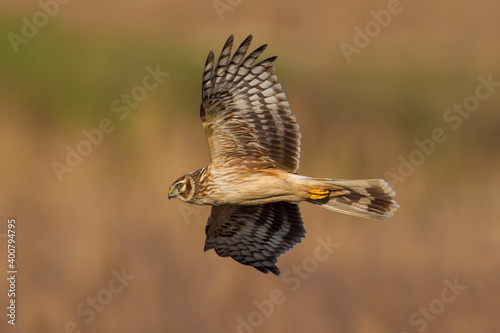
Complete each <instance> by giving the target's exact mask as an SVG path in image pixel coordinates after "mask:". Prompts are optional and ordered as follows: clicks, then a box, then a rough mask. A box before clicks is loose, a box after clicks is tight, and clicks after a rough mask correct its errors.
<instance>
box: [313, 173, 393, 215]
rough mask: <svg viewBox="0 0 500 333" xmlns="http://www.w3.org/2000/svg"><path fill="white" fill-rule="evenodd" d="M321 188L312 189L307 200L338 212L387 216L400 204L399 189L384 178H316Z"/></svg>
mask: <svg viewBox="0 0 500 333" xmlns="http://www.w3.org/2000/svg"><path fill="white" fill-rule="evenodd" d="M315 181H320V182H321V188H322V189H321V190H312V191H309V193H311V196H310V198H309V199H307V201H308V202H311V203H313V204H316V205H319V206H322V207H324V208H326V209H329V210H333V211H336V212H339V213H343V214H347V215H352V216H359V217H365V218H372V219H381V220H385V219H388V218H390V217H391V216H392V215H394V212H395V211H396V210H398V208H399V205H398V204H397V203H396V201H395V200H394V196H395V195H396V192H394V191H393V190H392V188H391V187H390V186H389V184H387V182H386V181H385V180H383V179H362V180H342V179H339V180H335V179H315Z"/></svg>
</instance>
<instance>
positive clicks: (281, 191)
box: [169, 35, 399, 275]
mask: <svg viewBox="0 0 500 333" xmlns="http://www.w3.org/2000/svg"><path fill="white" fill-rule="evenodd" d="M251 41H252V36H251V35H250V36H248V37H247V38H246V39H245V40H244V41H243V43H242V44H241V45H240V46H239V47H238V49H237V50H236V51H235V53H234V54H233V56H232V57H231V49H232V44H233V36H232V35H231V36H230V37H229V39H228V40H227V42H226V44H225V45H224V47H223V49H222V52H221V55H220V57H219V59H218V61H217V64H216V63H215V59H214V53H213V52H212V51H210V53H209V55H208V58H207V61H206V64H205V70H204V73H203V83H202V103H201V108H200V117H201V120H202V123H203V128H204V130H205V133H206V135H207V139H208V145H209V148H210V155H211V163H210V165H209V166H207V167H205V168H202V169H200V170H197V171H193V172H190V173H188V174H186V175H184V176H182V177H180V178H179V179H177V180H176V181H175V182H174V183H173V185H172V186H171V188H170V191H169V198H171V197H177V198H179V199H181V200H183V201H186V202H189V203H193V204H198V205H212V213H211V215H210V217H209V218H208V223H207V227H206V235H207V239H206V242H205V251H206V250H209V249H212V248H213V249H215V251H216V252H217V254H218V255H220V256H223V257H225V256H231V257H232V258H233V259H235V260H237V261H238V262H240V263H242V264H245V265H251V266H253V267H255V268H257V269H258V270H260V271H262V272H264V273H267V272H269V271H271V272H273V273H274V274H276V275H279V273H280V272H279V269H278V267H277V266H276V265H275V264H276V262H277V260H278V257H279V256H280V255H281V254H282V253H284V252H285V251H287V250H288V249H290V248H292V247H293V246H294V245H295V244H296V243H299V242H300V241H301V238H303V237H304V236H305V230H304V227H303V223H302V218H301V216H300V211H299V207H298V203H299V202H301V201H307V202H311V203H313V204H316V205H320V206H322V207H325V208H327V209H330V210H333V211H337V212H341V213H344V214H349V215H353V216H360V217H368V218H376V219H387V218H389V217H391V216H392V215H393V214H394V212H395V211H396V210H397V209H398V208H399V206H398V205H397V203H396V202H395V201H394V196H395V193H394V191H392V189H391V188H390V187H389V185H388V184H387V183H386V182H385V181H384V180H383V179H365V180H333V179H328V178H310V177H305V176H300V175H298V174H296V172H297V169H298V167H299V155H300V133H299V131H298V129H299V126H298V125H297V123H296V121H295V117H294V116H293V115H292V113H291V111H290V108H289V105H288V102H287V100H286V97H285V94H284V93H283V91H282V89H281V85H280V84H279V83H278V80H277V78H276V76H275V75H274V67H273V66H272V63H273V61H274V60H275V59H276V57H271V58H268V59H265V60H263V61H261V62H259V63H257V64H255V61H256V59H257V58H258V57H259V56H260V55H261V54H262V52H264V50H265V48H266V45H263V46H261V47H259V48H257V49H256V50H255V51H253V52H251V53H250V54H249V55H248V56H246V54H247V51H248V48H249V46H250V42H251ZM245 56H246V57H245Z"/></svg>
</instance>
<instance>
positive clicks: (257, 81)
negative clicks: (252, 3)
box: [200, 35, 300, 172]
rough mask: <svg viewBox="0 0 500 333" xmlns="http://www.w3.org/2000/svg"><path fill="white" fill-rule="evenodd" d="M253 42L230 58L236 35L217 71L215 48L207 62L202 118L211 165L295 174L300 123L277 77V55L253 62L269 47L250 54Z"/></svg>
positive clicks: (221, 56)
mask: <svg viewBox="0 0 500 333" xmlns="http://www.w3.org/2000/svg"><path fill="white" fill-rule="evenodd" d="M251 41H252V35H250V36H248V37H247V38H246V39H245V40H244V41H243V43H242V44H241V45H240V47H239V48H238V49H237V50H236V52H235V53H234V55H233V56H232V58H231V49H232V45H233V36H232V35H231V36H230V37H229V39H228V40H227V42H226V44H225V45H224V48H223V49H222V52H221V55H220V57H219V60H218V62H217V66H216V67H215V69H214V66H215V61H214V53H213V52H212V51H210V53H209V55H208V58H207V62H206V64H205V71H204V73H203V84H202V104H201V109H200V116H201V120H202V122H203V127H204V129H205V133H206V135H207V138H208V144H209V147H210V154H211V158H212V163H213V164H227V163H237V164H243V163H244V164H243V165H247V167H249V168H268V167H276V168H278V169H282V170H285V171H289V172H296V171H297V169H298V167H299V154H300V133H299V126H298V125H297V123H296V121H295V117H294V116H293V115H292V112H291V111H290V108H289V106H288V102H287V100H286V98H285V94H284V93H283V91H282V89H281V85H280V84H279V83H278V79H277V78H276V75H274V67H273V66H272V63H273V61H274V60H275V59H276V57H271V58H268V59H266V60H263V61H261V62H260V63H258V64H254V63H255V60H256V59H257V58H258V57H259V56H260V54H261V53H262V52H264V50H265V48H266V47H267V45H262V46H261V47H259V48H258V49H256V50H255V51H253V52H252V53H250V55H248V56H247V57H246V58H245V55H246V53H247V51H248V48H249V46H250V43H251Z"/></svg>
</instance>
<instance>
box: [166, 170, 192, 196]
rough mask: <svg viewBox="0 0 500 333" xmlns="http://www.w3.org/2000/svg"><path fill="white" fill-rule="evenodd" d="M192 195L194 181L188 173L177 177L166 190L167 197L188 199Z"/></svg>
mask: <svg viewBox="0 0 500 333" xmlns="http://www.w3.org/2000/svg"><path fill="white" fill-rule="evenodd" d="M193 196H194V183H193V179H192V177H191V175H190V174H187V175H184V176H182V177H180V178H179V179H177V180H176V181H175V182H174V183H173V184H172V186H170V190H169V191H168V199H169V200H170V199H172V198H177V199H180V200H182V201H189V200H190V199H191V198H192V197H193Z"/></svg>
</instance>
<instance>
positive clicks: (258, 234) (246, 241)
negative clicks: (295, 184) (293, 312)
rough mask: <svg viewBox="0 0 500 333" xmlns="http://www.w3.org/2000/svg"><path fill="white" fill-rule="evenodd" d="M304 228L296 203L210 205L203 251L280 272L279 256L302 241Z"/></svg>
mask: <svg viewBox="0 0 500 333" xmlns="http://www.w3.org/2000/svg"><path fill="white" fill-rule="evenodd" d="M305 232H306V231H305V230H304V226H303V223H302V218H301V216H300V211H299V206H298V205H297V204H292V203H289V202H275V203H270V204H265V205H261V206H213V207H212V213H211V215H210V217H209V218H208V222H207V227H206V229H205V233H206V235H207V239H206V242H205V251H207V250H209V249H215V252H217V254H218V255H219V256H221V257H227V256H230V257H232V258H233V259H234V260H236V261H238V262H240V263H242V264H244V265H249V266H253V267H255V268H256V269H258V270H259V271H261V272H264V273H268V272H269V271H271V272H273V273H274V274H276V275H279V274H280V270H279V269H278V267H277V266H276V265H275V264H276V263H277V261H278V257H279V256H280V255H281V254H282V253H284V252H286V251H287V250H289V249H291V248H292V247H293V246H294V245H295V244H297V243H300V242H301V238H304V236H305Z"/></svg>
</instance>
